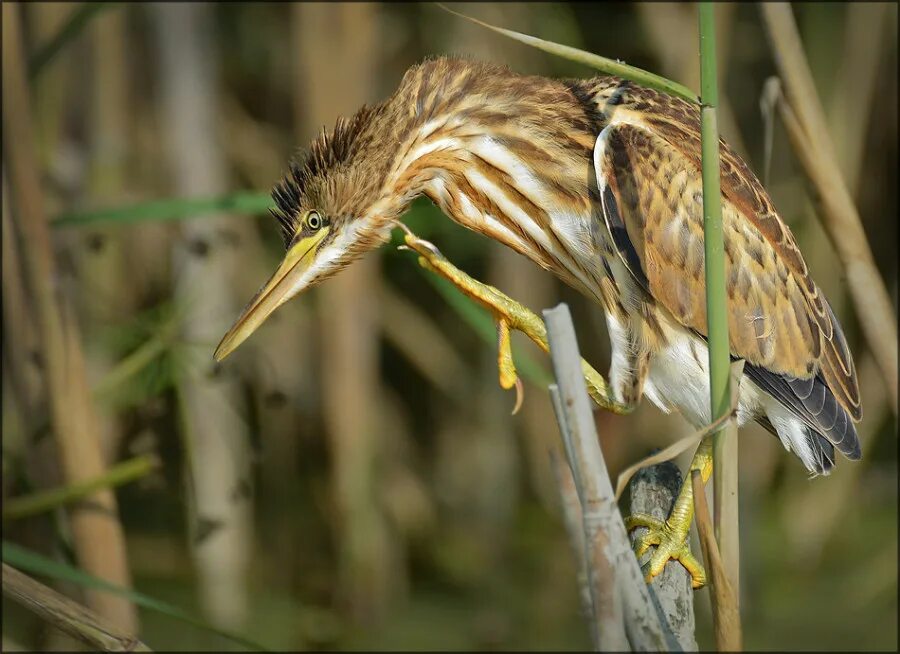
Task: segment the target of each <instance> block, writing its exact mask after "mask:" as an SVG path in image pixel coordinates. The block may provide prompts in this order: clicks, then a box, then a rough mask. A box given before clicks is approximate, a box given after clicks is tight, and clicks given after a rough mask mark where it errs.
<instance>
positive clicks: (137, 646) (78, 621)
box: [3, 563, 152, 652]
mask: <svg viewBox="0 0 900 654" xmlns="http://www.w3.org/2000/svg"><path fill="white" fill-rule="evenodd" d="M3 594H4V595H6V596H7V597H9V599H11V600H12V601H14V602H15V603H16V604H21V605H22V606H24V607H25V608H27V609H28V610H29V611H31V612H33V613H35V614H36V615H38V616H39V617H40V618H41V619H43V620H44V621H46V622H48V623H49V624H51V625H53V626H54V627H57V628H59V629H61V630H62V631H64V632H66V633H67V634H69V635H70V636H73V637H74V638H77V639H78V640H79V641H81V642H83V643H84V644H85V645H88V646H89V647H91V648H95V649H97V650H99V651H103V652H150V651H152V650H151V649H150V648H149V647H147V646H146V645H145V644H144V643H142V642H141V641H140V640H138V639H137V638H136V637H135V636H132V635H130V634H131V632H129V631H127V630H125V629H122V628H121V627H119V626H118V625H116V624H114V623H113V624H110V622H109V619H108V618H105V617H104V616H102V615H99V614H98V613H96V612H94V611H91V610H90V609H88V608H87V607H85V606H82V605H81V604H78V603H77V602H73V601H72V600H70V599H69V598H68V597H66V596H65V595H61V594H60V593H57V592H56V591H55V590H53V589H52V588H49V587H48V586H45V585H44V584H42V583H40V582H38V581H36V580H34V579H32V578H31V577H29V576H28V575H26V574H23V573H21V572H19V571H18V570H16V569H15V568H13V567H11V566H9V565H7V564H5V563H4V564H3Z"/></svg>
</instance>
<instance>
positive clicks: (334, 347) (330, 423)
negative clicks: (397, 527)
mask: <svg viewBox="0 0 900 654" xmlns="http://www.w3.org/2000/svg"><path fill="white" fill-rule="evenodd" d="M378 10H379V5H378V4H377V3H364V4H361V3H360V4H358V3H351V4H338V3H335V4H305V3H301V4H298V5H295V6H294V7H292V9H291V23H292V39H293V52H294V53H295V54H294V56H293V60H294V62H295V65H296V69H295V70H296V73H297V75H296V78H295V79H296V82H295V87H294V99H295V115H296V126H297V129H298V137H299V142H300V143H305V142H308V140H309V137H310V136H312V135H314V134H315V132H317V131H318V130H319V129H320V127H321V126H322V125H327V126H328V127H330V126H331V125H333V124H334V120H335V118H336V117H337V116H338V115H345V116H348V115H352V114H353V112H355V111H356V110H357V109H358V107H359V106H360V105H361V104H362V103H363V102H370V101H372V100H373V99H375V94H376V89H375V78H376V71H377V64H378V62H377V60H376V58H375V57H373V54H372V53H374V52H378V51H379V49H378V47H377V41H378V38H379V29H378V24H377V21H378V15H379V12H378ZM323 53H329V54H328V56H323ZM336 79H340V80H341V82H340V83H339V84H337V83H335V80H336ZM378 276H379V274H378V260H377V258H375V257H371V256H370V257H366V258H364V259H363V260H361V261H358V262H357V263H355V264H354V265H353V266H351V267H350V268H349V269H347V270H344V271H342V273H341V274H340V275H338V276H337V277H335V278H334V279H333V280H331V281H329V283H328V284H326V285H324V286H323V287H322V288H321V289H320V290H318V291H317V294H318V299H319V306H318V308H319V325H320V331H321V334H323V335H324V336H323V337H322V338H321V340H320V355H319V356H320V369H321V388H322V404H323V407H324V420H325V426H326V429H327V434H328V439H329V447H330V452H331V482H332V498H333V501H334V509H335V516H334V525H335V531H336V539H335V540H336V543H337V547H338V567H339V572H338V578H339V585H340V590H339V595H341V599H342V601H344V602H346V603H347V604H348V605H349V610H350V613H351V614H352V615H353V617H354V618H355V619H356V620H358V621H377V620H378V619H379V618H381V617H383V615H384V614H385V612H386V610H387V607H388V606H389V605H390V603H391V602H392V600H393V599H394V596H395V594H396V593H397V592H402V589H403V588H404V587H405V581H404V578H405V571H404V569H403V568H402V566H400V565H399V563H398V558H399V554H398V546H399V543H398V542H397V539H396V535H395V534H393V533H392V532H391V530H390V528H389V526H388V524H387V523H386V521H385V517H384V513H383V510H382V508H381V507H380V506H379V505H378V503H377V501H376V499H377V497H378V495H379V493H380V490H381V485H382V476H381V475H380V474H379V472H378V467H377V465H376V464H377V462H378V459H379V452H380V447H379V440H378V437H377V436H378V430H379V429H380V426H379V425H380V420H381V419H380V417H379V409H378V393H379V392H380V382H379V371H378V347H379V342H378V330H377V325H378V322H379V321H378V311H379V308H378V306H377V304H376V301H375V298H376V297H377V296H378V290H377V288H378V287H377V283H378Z"/></svg>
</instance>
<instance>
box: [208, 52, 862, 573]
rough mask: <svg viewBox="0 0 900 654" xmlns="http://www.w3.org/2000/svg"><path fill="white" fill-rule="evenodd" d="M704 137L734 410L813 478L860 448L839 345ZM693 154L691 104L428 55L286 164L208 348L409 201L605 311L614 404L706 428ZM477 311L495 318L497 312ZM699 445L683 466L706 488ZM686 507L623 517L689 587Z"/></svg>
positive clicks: (745, 171)
mask: <svg viewBox="0 0 900 654" xmlns="http://www.w3.org/2000/svg"><path fill="white" fill-rule="evenodd" d="M719 148H720V176H721V195H722V230H723V239H724V250H725V274H726V292H727V303H728V311H727V314H728V333H729V345H730V352H731V357H732V359H733V360H738V359H741V360H743V361H744V367H743V371H742V373H741V377H740V379H739V382H738V392H737V408H736V412H735V416H736V420H737V423H738V425H743V424H746V423H748V422H750V421H754V420H755V421H757V422H759V423H760V424H762V425H763V426H764V427H765V428H766V429H768V430H769V431H770V432H771V433H772V434H774V435H775V436H776V437H777V438H778V439H779V440H780V442H781V444H782V445H783V446H784V447H785V449H787V450H788V451H790V452H792V453H793V454H794V455H796V456H797V457H798V458H799V459H800V461H801V462H802V464H803V466H805V468H806V469H807V470H808V471H809V473H810V474H811V475H813V476H815V475H827V474H828V473H829V472H830V471H831V470H832V468H833V467H834V465H835V462H836V456H835V450H837V451H839V452H840V453H841V454H842V455H843V456H844V457H846V458H848V459H850V460H857V459H859V458H860V457H861V450H860V443H859V438H858V435H857V431H856V427H855V423H857V422H859V421H860V420H861V418H862V408H861V404H860V395H859V388H858V383H857V376H856V370H855V366H854V362H853V357H852V355H851V352H850V349H849V347H848V345H847V341H846V339H845V337H844V335H843V332H842V329H841V325H840V324H839V322H838V319H837V318H836V316H835V314H834V311H833V310H832V308H831V306H830V304H829V303H828V300H827V299H826V298H825V296H824V294H823V293H822V291H821V289H819V287H818V286H816V284H815V282H814V281H813V279H812V277H811V274H810V270H809V268H808V266H807V264H806V263H805V261H804V259H803V256H802V254H801V252H800V250H799V248H798V246H797V243H796V241H795V239H794V237H793V235H792V234H791V230H790V229H789V227H788V225H787V224H786V223H785V221H784V219H783V218H782V216H781V215H780V214H779V213H778V211H777V210H776V208H775V206H774V204H773V202H772V199H771V198H770V196H769V194H768V193H767V191H766V189H765V188H764V187H763V185H762V184H761V183H760V181H759V179H758V178H757V177H756V175H754V173H753V172H752V171H751V169H750V167H749V166H748V165H747V164H746V163H745V162H744V161H743V160H742V159H741V158H740V157H739V156H738V155H737V154H736V153H735V152H734V151H733V150H732V149H731V148H730V147H729V146H728V144H727V143H726V142H725V141H724V140H722V139H719ZM700 152H701V140H700V110H699V107H698V106H697V105H694V104H692V103H690V102H687V101H685V100H683V99H681V98H678V97H673V96H671V95H668V94H665V93H663V92H660V91H657V90H654V89H652V88H648V87H645V86H642V85H640V84H638V83H636V82H633V81H630V80H627V79H623V78H620V77H616V76H611V75H597V76H594V77H591V78H573V79H557V78H550V77H545V76H540V75H528V74H521V73H517V72H514V71H512V70H510V69H509V68H508V67H506V66H503V65H500V64H495V63H489V62H483V61H478V60H474V59H470V58H465V57H451V56H440V57H432V58H428V59H425V60H424V61H422V62H420V63H418V64H416V65H414V66H412V67H411V68H410V69H409V70H407V71H406V73H405V74H404V76H403V78H402V80H401V81H400V84H399V86H398V87H397V89H396V91H395V92H394V93H393V94H392V95H390V97H388V98H387V99H386V100H384V101H382V102H380V103H377V104H373V105H364V106H363V107H362V108H360V109H359V110H358V112H357V113H356V114H355V115H353V116H352V117H351V118H349V119H345V118H338V119H337V122H336V123H335V126H334V127H333V129H331V130H325V129H324V128H323V130H322V132H321V134H320V135H319V136H318V137H317V138H316V139H315V140H314V141H313V142H312V143H311V145H310V147H309V148H308V149H307V150H306V151H305V152H303V153H302V154H300V155H299V156H298V157H296V158H295V159H294V160H293V161H292V162H291V164H290V166H289V170H288V171H287V172H286V173H285V175H284V178H283V179H282V180H281V181H280V182H279V183H277V184H276V185H275V187H274V189H273V192H272V195H273V201H274V205H275V206H274V208H273V209H272V210H271V212H272V214H273V216H274V217H275V218H276V219H277V221H278V224H279V226H280V230H281V234H282V236H283V239H284V245H285V248H286V255H285V257H284V259H283V261H282V262H281V264H280V265H279V266H278V268H277V270H276V271H275V273H274V274H273V275H272V277H271V278H270V279H269V280H268V281H267V282H266V283H265V284H263V286H262V287H261V288H260V290H259V291H258V293H257V294H256V295H255V296H254V297H253V299H252V300H250V302H249V303H248V304H247V306H246V307H245V309H244V310H243V312H242V313H241V315H240V316H239V317H238V319H237V320H236V322H235V323H234V325H233V326H232V327H231V329H230V330H229V331H228V332H227V333H226V334H225V336H224V337H223V339H222V341H221V343H220V344H219V346H218V348H217V349H216V351H215V354H214V356H215V358H216V359H217V360H222V359H223V358H224V357H226V356H227V355H228V354H229V353H231V352H232V351H233V350H234V349H235V348H236V347H238V345H240V344H241V343H242V342H243V341H244V340H245V339H246V338H247V337H248V336H249V335H250V334H251V333H253V332H254V331H255V330H256V329H257V328H258V327H259V326H260V325H261V324H262V323H263V321H265V320H266V318H267V317H268V316H269V315H271V314H272V312H273V311H275V310H276V309H277V307H279V306H280V305H282V304H283V303H285V302H287V301H288V300H290V299H291V298H293V297H295V296H296V295H298V294H299V293H301V292H302V291H305V290H307V289H309V288H311V287H313V286H314V285H316V284H318V283H320V282H322V281H323V280H325V279H327V278H328V277H330V276H331V275H334V274H335V273H337V272H338V271H340V270H342V269H344V268H346V267H347V266H348V265H350V264H351V262H353V261H354V260H355V259H357V258H358V257H360V256H361V255H362V254H364V253H365V252H368V251H370V250H373V249H375V248H376V247H378V246H380V245H383V244H384V243H386V242H387V241H388V240H389V238H390V234H391V231H392V229H393V228H394V227H395V226H396V225H397V224H398V222H399V220H400V218H401V217H402V215H403V214H404V212H405V211H406V210H407V209H408V208H409V206H410V204H411V203H412V201H413V200H414V199H416V198H417V197H420V196H425V197H427V198H428V199H430V200H431V201H432V202H433V203H434V204H435V205H437V207H439V208H440V210H441V211H442V212H443V213H444V214H445V215H446V216H447V217H449V218H450V219H452V220H453V221H455V222H457V223H459V224H461V225H462V226H464V227H466V228H468V229H470V230H472V231H474V232H477V233H479V234H482V235H484V236H486V237H488V238H490V239H493V240H495V241H498V242H500V243H502V244H503V245H506V246H507V247H510V248H512V249H513V250H514V251H516V252H518V253H519V254H521V255H523V256H525V257H527V258H528V259H530V260H531V261H533V262H534V263H536V264H537V265H538V266H540V267H541V268H543V269H545V270H547V271H549V272H551V273H553V274H554V275H556V276H557V277H558V278H559V279H561V280H562V281H563V282H564V283H566V284H568V285H569V286H571V287H573V288H574V289H576V290H577V291H579V292H580V293H582V294H583V295H584V296H586V297H587V298H588V299H589V300H591V301H594V302H596V303H597V304H599V305H600V307H602V309H603V311H604V314H605V317H606V323H607V328H608V333H609V339H610V343H611V356H610V359H611V363H610V368H609V393H610V397H609V398H607V399H608V400H609V403H610V405H611V406H619V407H625V408H626V410H628V409H630V408H633V407H634V406H636V405H637V404H638V403H639V402H640V400H641V399H642V397H644V396H646V397H647V398H648V399H649V400H650V401H651V402H652V403H653V404H654V405H656V406H657V407H659V408H660V409H661V410H662V411H664V412H667V413H668V412H673V411H674V412H677V413H680V414H681V415H682V416H683V417H684V418H685V419H686V420H687V421H688V422H689V423H690V424H692V425H693V426H695V427H698V428H699V427H702V426H705V425H707V424H708V423H709V422H710V401H709V398H710V394H709V376H708V372H709V370H708V351H707V346H706V337H707V325H706V306H705V279H704V244H703V240H704V232H703V193H702V181H701V155H700ZM418 249H420V250H421V248H418ZM461 287H462V286H461ZM481 300H482V301H483V302H485V303H488V304H489V305H490V300H485V299H484V298H481ZM494 309H495V315H496V317H497V318H498V319H499V320H500V323H498V324H499V325H500V326H501V327H502V325H503V316H504V311H506V309H505V308H504V307H503V306H500V305H499V304H498V305H496V306H494ZM529 335H530V336H532V337H534V336H535V335H534V334H529ZM501 341H502V338H501ZM502 376H503V375H502V372H501V378H502ZM708 442H709V439H706V440H705V441H704V442H703V444H701V446H700V447H699V448H698V452H697V454H696V455H695V458H694V461H693V462H692V464H691V467H692V469H693V468H697V469H700V470H701V473H702V476H703V481H704V482H705V481H706V480H707V479H708V477H709V476H710V474H711V467H712V456H711V446H710V445H708ZM704 444H705V445H704ZM692 511H693V504H692V495H691V484H690V478H689V476H688V481H687V483H685V485H684V486H683V488H682V492H681V493H680V495H679V497H678V499H677V501H676V503H675V507H674V508H673V510H672V512H671V513H670V516H669V518H668V519H667V520H665V521H659V520H655V519H653V518H651V517H650V516H643V515H634V516H629V518H628V519H626V525H627V526H628V527H629V529H634V528H637V527H646V528H647V529H648V531H647V532H646V533H645V535H644V536H643V537H642V538H641V539H639V542H638V546H637V550H638V551H637V553H638V556H640V555H641V553H643V552H645V551H647V550H648V549H649V548H650V547H653V546H655V547H656V549H655V550H654V552H653V556H652V557H651V560H650V565H649V573H648V579H649V578H652V577H653V576H655V575H656V574H659V572H661V571H662V569H663V567H664V566H665V564H666V563H667V561H668V560H670V559H675V560H679V561H680V562H681V563H682V564H684V566H685V567H686V568H687V569H688V571H689V572H690V574H691V577H692V582H693V585H694V587H699V586H701V585H703V583H705V573H704V571H703V568H702V566H701V565H700V564H699V563H698V562H697V560H696V559H695V558H694V557H693V555H692V554H691V553H690V549H689V546H688V544H687V534H688V530H689V527H690V521H691V518H692Z"/></svg>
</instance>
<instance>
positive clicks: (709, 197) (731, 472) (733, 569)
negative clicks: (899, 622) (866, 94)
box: [699, 2, 739, 640]
mask: <svg viewBox="0 0 900 654" xmlns="http://www.w3.org/2000/svg"><path fill="white" fill-rule="evenodd" d="M699 18H700V101H701V108H700V130H701V142H702V146H701V148H702V157H703V237H704V238H703V240H704V250H705V262H706V263H705V274H706V316H707V318H706V319H707V337H708V342H709V387H710V408H711V419H712V420H716V419H717V418H719V417H720V416H722V415H724V414H725V413H727V412H728V411H729V410H730V406H731V390H730V375H729V370H730V364H731V347H730V345H729V339H728V299H727V295H726V290H725V247H724V235H723V229H722V192H721V188H720V179H719V170H720V168H719V165H720V164H719V133H718V126H717V124H716V106H717V105H718V100H719V93H718V83H717V77H716V39H715V9H714V4H713V3H711V2H701V3H700V5H699ZM729 425H730V426H726V427H723V428H722V429H721V430H719V431H718V432H717V433H716V434H715V435H714V436H713V471H714V475H715V477H714V482H713V491H714V500H715V531H716V537H717V539H718V544H719V550H720V552H721V558H722V563H723V567H724V569H725V574H726V576H727V577H728V581H729V582H730V585H731V588H732V589H733V591H734V597H733V602H734V603H733V605H732V606H733V612H734V613H735V614H736V613H737V597H738V593H739V590H738V589H739V585H738V582H739V574H738V569H739V548H738V504H737V498H738V495H737V430H736V427H735V425H734V422H731V423H729ZM738 624H739V622H738ZM717 640H718V635H717Z"/></svg>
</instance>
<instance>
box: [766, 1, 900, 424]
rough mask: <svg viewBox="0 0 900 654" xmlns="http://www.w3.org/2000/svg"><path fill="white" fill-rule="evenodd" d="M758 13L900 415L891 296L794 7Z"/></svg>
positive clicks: (801, 154)
mask: <svg viewBox="0 0 900 654" xmlns="http://www.w3.org/2000/svg"><path fill="white" fill-rule="evenodd" d="M760 11H761V12H762V17H763V23H764V24H765V27H766V34H767V36H768V39H769V43H770V45H771V47H772V52H773V54H774V56H775V63H776V66H777V68H778V74H779V76H780V77H781V81H782V84H783V88H784V94H785V98H786V101H787V106H789V107H790V109H791V110H792V111H793V113H794V115H795V117H796V120H795V124H794V125H793V127H791V126H788V134H789V136H790V139H791V144H792V146H793V147H794V150H795V152H796V154H797V156H798V158H799V159H800V163H801V165H802V166H803V170H804V173H805V174H806V176H807V178H808V180H809V182H810V183H811V185H812V186H813V188H814V190H815V200H816V201H817V203H818V205H819V207H820V211H819V212H818V214H819V217H820V219H821V221H822V225H823V227H824V228H825V231H826V232H827V233H828V236H829V238H830V240H831V242H832V244H833V246H834V248H835V251H836V252H837V255H838V258H839V259H840V261H841V264H842V265H843V267H844V270H845V271H846V273H847V283H848V286H849V289H850V294H851V297H852V298H853V303H854V305H855V307H856V315H857V316H858V318H859V321H860V325H861V326H862V329H863V332H864V333H865V336H866V340H867V341H868V343H869V347H870V348H871V349H872V352H874V353H876V359H877V361H878V362H879V366H880V368H881V373H882V376H883V377H884V380H885V383H886V384H887V386H888V389H889V393H888V397H889V398H890V402H891V408H892V409H893V412H894V415H897V320H896V315H895V312H894V308H893V306H892V304H891V299H890V296H889V295H888V291H887V289H886V287H885V284H884V281H883V280H882V279H881V275H880V274H879V273H878V268H877V267H876V265H875V260H874V258H873V257H872V251H871V249H870V247H869V243H868V240H867V239H866V234H865V230H864V229H863V226H862V222H861V220H860V216H859V212H858V211H857V209H856V206H855V205H854V203H853V198H852V197H851V195H850V192H849V190H848V188H847V184H846V182H845V180H844V177H843V175H842V174H841V171H840V168H839V166H838V163H837V157H836V155H835V148H834V145H833V144H832V140H831V135H830V134H829V132H828V126H827V122H826V120H825V113H824V111H823V109H822V104H821V101H820V100H819V96H818V94H817V92H816V88H815V85H814V83H813V79H812V73H811V72H810V70H809V63H808V62H807V60H806V56H805V54H804V52H803V45H802V43H801V42H800V36H799V33H798V31H797V24H796V22H795V21H794V16H793V13H792V12H791V8H790V5H789V4H787V3H768V2H763V3H760ZM785 124H786V125H787V123H785Z"/></svg>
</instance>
